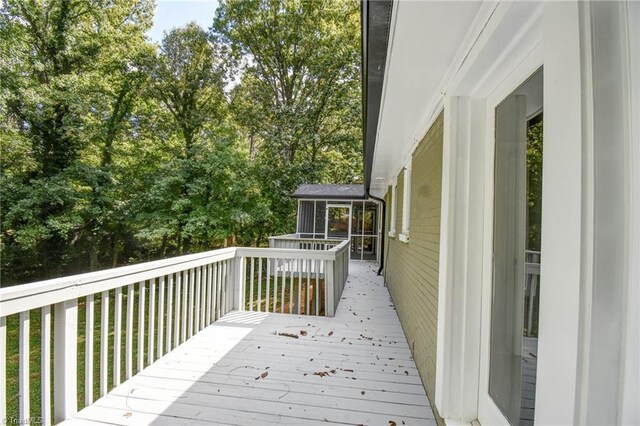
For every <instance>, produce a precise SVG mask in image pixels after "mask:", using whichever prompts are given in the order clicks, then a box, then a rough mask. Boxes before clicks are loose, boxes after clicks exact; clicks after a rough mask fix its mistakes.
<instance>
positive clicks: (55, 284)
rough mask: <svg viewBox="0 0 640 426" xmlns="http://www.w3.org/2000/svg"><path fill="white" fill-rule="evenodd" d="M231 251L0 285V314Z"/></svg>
mask: <svg viewBox="0 0 640 426" xmlns="http://www.w3.org/2000/svg"><path fill="white" fill-rule="evenodd" d="M235 253H236V247H230V248H225V249H218V250H212V251H207V252H203V253H196V254H190V255H186V256H178V257H172V258H169V259H162V260H156V261H152V262H145V263H140V264H137V265H130V266H123V267H120V268H112V269H106V270H103V271H95V272H89V273H85V274H79V275H72V276H69V277H61V278H55V279H51V280H46V281H38V282H35V283H30V284H23V285H17V286H13V287H7V288H2V289H0V314H1V315H2V316H7V315H11V314H14V313H18V312H21V311H24V310H27V309H36V308H40V307H42V306H46V305H50V304H55V303H59V302H63V301H65V300H70V299H75V298H78V297H83V296H87V295H89V294H95V293H98V292H101V291H106V290H111V289H113V288H117V287H121V286H124V285H128V284H131V283H135V282H140V281H145V280H148V279H152V278H157V277H160V276H164V275H169V274H172V273H175V272H179V271H183V270H185V269H190V268H195V267H198V266H202V265H206V264H209V263H214V262H218V261H222V260H226V259H232V258H234V257H235Z"/></svg>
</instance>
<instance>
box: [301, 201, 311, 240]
mask: <svg viewBox="0 0 640 426" xmlns="http://www.w3.org/2000/svg"><path fill="white" fill-rule="evenodd" d="M313 218H314V202H313V201H300V206H299V208H298V234H300V236H301V237H303V238H313V227H314V223H313Z"/></svg>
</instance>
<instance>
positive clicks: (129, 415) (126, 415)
mask: <svg viewBox="0 0 640 426" xmlns="http://www.w3.org/2000/svg"><path fill="white" fill-rule="evenodd" d="M132 415H133V413H132V412H131V411H129V412H128V413H124V414H123V415H122V417H131V416H132Z"/></svg>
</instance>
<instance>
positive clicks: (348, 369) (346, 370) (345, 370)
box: [342, 368, 353, 373]
mask: <svg viewBox="0 0 640 426" xmlns="http://www.w3.org/2000/svg"><path fill="white" fill-rule="evenodd" d="M342 371H344V372H345V373H353V370H352V369H350V368H343V369H342Z"/></svg>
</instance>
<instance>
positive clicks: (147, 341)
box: [0, 241, 349, 424]
mask: <svg viewBox="0 0 640 426" xmlns="http://www.w3.org/2000/svg"><path fill="white" fill-rule="evenodd" d="M332 243H333V242H332ZM336 243H337V244H331V245H325V246H323V247H322V248H323V249H322V250H319V249H315V250H308V249H302V248H253V247H230V248H225V249H219V250H212V251H208V252H203V253H196V254H191V255H186V256H179V257H174V258H169V259H163V260H157V261H153V262H145V263H141V264H137V265H130V266H124V267H120V268H113V269H108V270H104V271H96V272H90V273H85V274H79V275H74V276H70V277H63V278H56V279H52V280H46V281H40V282H35V283H30V284H24V285H20V286H14V287H7V288H0V419H8V420H11V421H13V420H15V421H17V422H21V423H22V422H28V421H29V413H30V411H31V410H30V406H29V403H30V397H29V395H30V392H29V379H30V374H29V370H30V366H31V360H30V357H29V353H30V350H29V346H30V341H31V338H32V337H33V336H32V334H33V333H32V330H31V324H30V321H31V316H32V315H31V314H32V312H36V313H39V314H40V318H41V320H40V324H39V325H40V334H39V335H40V339H41V340H40V346H41V356H40V371H41V398H40V399H41V408H40V413H41V415H40V418H41V419H42V421H43V422H44V423H45V424H51V423H52V420H53V421H54V422H58V421H62V420H64V419H68V418H70V417H72V416H73V415H74V414H75V413H76V412H77V406H78V402H77V396H76V395H77V389H78V378H77V376H78V373H77V372H78V367H79V366H78V361H77V359H78V350H79V349H83V350H84V359H83V360H82V359H81V360H80V363H81V364H82V363H84V371H85V377H84V386H85V389H86V390H87V391H86V392H85V401H84V404H85V405H90V404H92V403H93V389H94V379H93V378H94V372H95V370H96V369H97V370H99V372H98V373H99V374H98V380H97V381H96V385H97V386H99V394H100V396H104V395H105V394H106V393H107V392H108V391H109V390H110V388H109V386H110V385H111V384H112V385H113V386H112V387H115V386H118V385H119V384H120V381H121V376H122V375H123V374H124V376H125V377H126V378H127V379H128V378H130V377H132V375H133V374H137V372H139V371H141V370H142V369H143V368H145V367H146V366H148V365H149V364H151V363H153V362H154V360H155V359H157V358H160V357H161V356H163V355H164V354H165V353H167V352H169V351H171V350H172V349H174V348H175V347H177V346H179V345H180V344H182V343H183V342H184V341H186V340H187V339H189V338H191V337H192V336H193V335H194V334H196V333H198V332H199V331H200V330H202V329H203V328H204V327H206V326H207V325H209V324H211V323H212V322H215V321H216V320H217V319H218V318H220V317H221V316H223V315H225V314H226V313H228V312H229V311H231V310H258V311H260V310H262V311H273V312H282V313H286V312H288V313H297V314H304V315H326V316H333V315H334V313H335V308H336V306H337V301H339V299H340V295H341V294H342V289H343V288H344V285H345V282H346V277H347V275H348V254H349V241H337V242H336ZM344 253H346V256H347V257H346V258H345V254H344ZM345 259H346V261H345ZM345 262H346V263H345ZM294 281H295V284H296V286H295V288H294ZM263 283H264V284H266V292H263V291H262V289H263ZM271 283H273V287H272V288H269V287H270V284H271ZM278 284H280V286H279V287H278ZM287 288H288V291H286V289H287ZM271 290H273V291H271ZM263 293H264V295H265V297H263V296H262V295H263ZM285 296H288V301H289V303H287V301H286V300H285ZM294 296H295V297H296V299H297V300H296V302H297V303H295V304H294V303H293V299H294ZM261 298H263V300H262V301H261V300H260V299H261ZM264 299H266V300H264ZM303 299H304V300H303ZM256 301H257V302H258V303H255V302H256ZM263 301H264V302H265V303H262V302H263ZM96 313H97V314H98V316H99V318H97V317H96ZM16 314H19V315H18V318H16V317H15V315H16ZM79 318H83V319H84V322H85V327H80V326H79V325H80V322H79ZM123 319H124V321H123ZM136 319H137V326H136V327H135V329H134V326H133V323H134V322H135V321H136ZM110 321H112V322H110ZM12 327H13V328H12ZM15 328H17V329H18V346H19V350H18V351H19V361H18V372H19V376H18V394H19V399H18V413H17V414H18V415H17V418H16V417H15V416H13V417H11V418H9V417H8V414H10V413H7V405H6V395H7V389H6V383H7V380H6V379H7V377H6V373H7V366H8V358H7V335H8V330H9V329H11V330H15ZM82 328H84V329H82ZM35 333H37V331H36V332H35ZM98 333H99V339H94V338H97V337H98V336H97V334H98ZM111 333H113V338H112V339H113V341H112V343H111V344H110V337H109V336H110V334H111ZM80 337H82V339H81V338H80ZM52 338H53V354H51V353H50V349H49V348H50V347H51V344H52ZM94 340H99V342H100V348H99V350H98V351H95V352H94ZM78 341H84V342H85V343H84V344H82V345H81V346H79V345H78ZM134 342H137V345H136V351H135V352H137V353H134ZM123 349H124V350H123ZM123 352H124V358H123V357H122V353H123ZM134 357H135V358H136V359H135V360H134ZM94 358H96V362H94ZM98 358H99V359H98ZM123 361H124V362H123ZM135 361H137V362H135ZM121 364H124V369H121ZM52 369H53V389H54V391H53V392H50V388H51V379H50V378H51V373H52ZM111 374H112V376H111V377H112V380H111V381H110V380H109V376H110V375H111ZM52 401H53V407H54V412H53V413H52V412H51V405H52V404H51V402H52Z"/></svg>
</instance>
